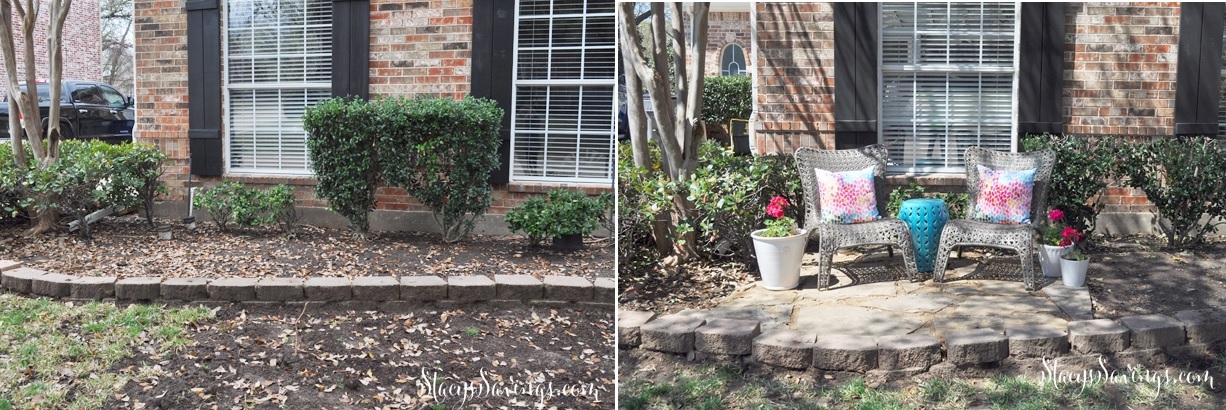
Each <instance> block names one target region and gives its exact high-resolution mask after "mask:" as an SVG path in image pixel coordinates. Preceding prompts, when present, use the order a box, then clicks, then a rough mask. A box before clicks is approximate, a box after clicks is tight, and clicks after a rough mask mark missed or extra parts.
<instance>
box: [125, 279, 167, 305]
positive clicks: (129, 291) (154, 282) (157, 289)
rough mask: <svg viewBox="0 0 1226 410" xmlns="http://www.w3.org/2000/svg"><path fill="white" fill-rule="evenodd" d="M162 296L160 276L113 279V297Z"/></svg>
mask: <svg viewBox="0 0 1226 410" xmlns="http://www.w3.org/2000/svg"><path fill="white" fill-rule="evenodd" d="M161 297H162V278H152V277H145V278H123V279H120V280H117V281H115V298H116V299H121V300H156V299H159V298H161Z"/></svg>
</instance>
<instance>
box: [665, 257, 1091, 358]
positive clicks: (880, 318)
mask: <svg viewBox="0 0 1226 410" xmlns="http://www.w3.org/2000/svg"><path fill="white" fill-rule="evenodd" d="M1014 258H1015V257H1014ZM979 259H980V260H983V258H979ZM1011 259H1012V260H1011ZM834 262H835V263H834V269H833V270H832V272H831V276H832V278H833V279H832V284H831V286H830V288H828V289H827V290H818V289H817V260H816V254H809V255H806V257H805V261H804V266H803V268H802V270H801V284H800V286H799V287H798V288H797V289H794V290H787V291H771V290H766V289H764V288H762V287H761V286H760V285H757V284H755V285H753V286H752V287H746V288H742V289H739V290H737V291H736V292H734V293H732V294H731V295H728V296H727V297H725V298H724V299H723V300H722V301H720V302H719V304H718V305H717V306H716V307H714V308H710V309H702V310H693V309H691V310H685V311H681V312H679V313H678V314H679V315H684V316H694V317H702V318H704V319H708V320H711V319H717V318H731V319H747V320H757V321H760V322H761V326H762V330H763V331H766V330H770V329H778V328H791V329H796V330H804V331H819V332H821V333H823V334H847V335H873V336H884V335H902V334H915V333H927V334H930V335H932V336H934V337H938V338H941V337H942V336H943V335H944V334H945V333H946V332H949V331H958V330H969V329H975V328H991V329H995V330H997V331H1001V330H1004V329H1005V328H1006V327H1015V326H1023V325H1038V324H1043V325H1051V326H1055V327H1057V328H1060V329H1064V330H1067V328H1068V322H1069V321H1070V320H1087V319H1093V311H1092V302H1091V300H1090V293H1089V290H1088V289H1087V288H1085V287H1081V288H1069V287H1066V286H1064V284H1063V283H1062V282H1061V281H1060V280H1059V278H1042V282H1041V284H1040V286H1041V288H1040V289H1039V290H1038V291H1035V292H1027V291H1026V289H1025V287H1024V286H1023V284H1022V281H1021V277H1020V275H1018V274H1017V272H1018V268H1019V266H1018V262H1017V261H1016V259H1013V258H1009V257H998V258H988V259H987V260H985V261H983V262H978V261H974V260H970V259H960V258H954V259H951V260H950V269H951V270H952V272H948V273H947V274H946V275H945V282H944V283H934V282H932V280H930V279H927V280H923V281H917V282H911V281H909V280H908V279H907V278H906V275H905V274H904V273H903V271H902V269H901V266H902V259H901V257H899V256H894V257H893V258H891V257H888V256H886V254H885V252H875V253H874V254H872V255H868V256H864V255H858V254H852V253H840V254H837V255H836V256H835V260H834ZM1035 266H1036V268H1037V267H1038V264H1037V263H1036V265H1035ZM1037 274H1038V275H1039V276H1042V273H1037ZM921 275H927V274H926V273H921Z"/></svg>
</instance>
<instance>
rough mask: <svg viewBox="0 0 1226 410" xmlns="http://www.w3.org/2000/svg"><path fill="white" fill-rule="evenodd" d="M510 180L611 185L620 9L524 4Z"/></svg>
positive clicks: (562, 2)
mask: <svg viewBox="0 0 1226 410" xmlns="http://www.w3.org/2000/svg"><path fill="white" fill-rule="evenodd" d="M517 17H518V20H517V31H516V43H515V44H516V56H515V58H516V61H515V89H514V93H515V97H514V102H513V104H514V105H513V107H512V111H513V115H514V116H513V117H512V123H511V164H510V165H511V179H512V180H514V181H547V182H573V183H599V184H611V183H612V182H613V172H614V171H613V169H614V168H613V148H614V139H613V118H614V112H615V110H616V108H615V101H614V94H613V92H614V88H615V87H616V85H617V80H616V73H615V71H614V67H615V63H616V60H615V59H616V48H615V42H614V32H615V30H614V24H615V23H614V14H613V1H612V0H606V1H583V0H555V1H548V0H522V1H520V2H519V9H518V16H517Z"/></svg>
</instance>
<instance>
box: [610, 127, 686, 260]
mask: <svg viewBox="0 0 1226 410" xmlns="http://www.w3.org/2000/svg"><path fill="white" fill-rule="evenodd" d="M650 144H651V145H650V146H651V147H652V150H651V154H652V155H651V158H652V163H653V164H659V163H660V151H659V150H658V149H655V143H654V142H653V143H650ZM674 188H675V184H673V183H670V182H668V181H667V179H666V178H664V176H663V173H662V172H660V170H659V169H658V167H651V168H644V167H637V166H635V165H634V158H633V156H632V150H631V148H630V144H620V145H618V147H617V258H618V259H617V260H618V264H617V269H618V272H619V274H620V275H621V276H622V277H627V278H629V277H631V276H632V275H633V274H635V273H641V272H645V271H647V270H649V269H650V267H651V266H653V265H655V264H656V262H657V261H658V259H659V256H660V254H659V252H658V251H657V249H656V247H655V242H654V238H653V237H652V221H653V220H654V219H655V218H656V215H659V214H661V213H662V212H664V210H665V209H667V207H668V206H669V205H670V204H671V203H672V197H671V195H672V194H671V192H672V191H673V189H674Z"/></svg>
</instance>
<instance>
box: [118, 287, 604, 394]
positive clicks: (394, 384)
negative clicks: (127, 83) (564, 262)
mask: <svg viewBox="0 0 1226 410" xmlns="http://www.w3.org/2000/svg"><path fill="white" fill-rule="evenodd" d="M612 321H613V315H612V312H611V311H610V310H609V309H600V308H591V307H580V306H575V307H567V308H560V307H554V308H549V307H538V306H514V307H497V306H493V305H473V306H464V307H447V308H435V307H421V308H414V309H411V310H408V311H403V312H372V311H367V312H358V311H345V310H339V309H334V308H322V309H321V308H315V307H310V306H308V307H307V308H305V309H304V308H301V307H291V306H268V307H258V306H257V307H252V306H236V305H226V306H224V307H220V308H217V311H216V316H215V319H214V320H210V321H206V322H204V323H199V324H196V325H195V326H193V327H192V328H190V329H189V334H188V336H189V337H190V339H191V343H190V344H189V345H188V346H187V347H185V348H183V349H181V350H179V351H176V352H167V353H159V352H156V351H145V350H143V349H142V351H141V352H140V353H138V354H137V355H135V356H133V357H130V358H128V359H125V360H123V361H121V362H118V363H116V365H115V366H114V367H115V369H116V370H117V371H120V372H122V373H125V374H131V375H132V378H131V380H129V381H128V382H127V384H125V385H124V387H123V388H122V390H121V391H120V392H118V393H116V394H115V395H114V397H113V398H112V399H111V400H110V402H109V403H107V404H106V405H105V406H104V407H103V408H114V409H196V408H227V409H228V408H291V409H308V408H310V409H318V408H329V409H341V408H367V409H368V408H380V409H399V408H403V409H418V408H424V407H433V408H500V407H501V406H509V407H533V408H552V407H556V408H612V407H613V394H614V393H613V392H614V373H613V372H614V370H613V369H614V362H613V359H614V356H613V355H614V351H613V348H612V345H613V343H612V339H613V332H614V330H613V326H612ZM465 387H471V388H473V389H475V390H470V391H468V395H467V396H466V395H465V393H464V390H463V389H464V388H465ZM491 388H493V389H497V390H496V391H495V392H494V393H491V390H490V389H491ZM551 389H552V393H551V392H550V390H551ZM541 403H543V407H535V406H537V405H538V404H541ZM474 406H476V407H474ZM503 408H505V407H503Z"/></svg>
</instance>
